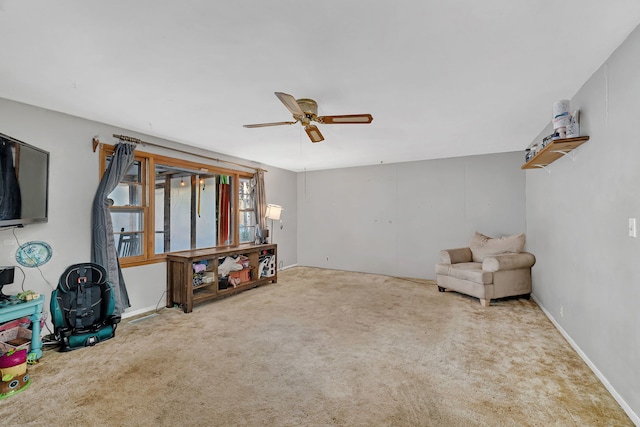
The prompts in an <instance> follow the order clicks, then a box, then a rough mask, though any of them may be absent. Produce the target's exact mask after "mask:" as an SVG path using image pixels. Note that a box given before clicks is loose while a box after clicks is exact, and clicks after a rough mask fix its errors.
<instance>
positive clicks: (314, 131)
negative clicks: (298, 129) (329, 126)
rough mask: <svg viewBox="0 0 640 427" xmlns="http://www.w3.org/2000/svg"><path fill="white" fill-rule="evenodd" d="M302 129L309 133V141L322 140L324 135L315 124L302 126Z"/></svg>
mask: <svg viewBox="0 0 640 427" xmlns="http://www.w3.org/2000/svg"><path fill="white" fill-rule="evenodd" d="M304 130H305V131H306V132H307V135H309V138H310V139H311V142H320V141H324V136H322V134H321V133H320V130H319V129H318V127H317V126H315V125H307V126H305V127H304Z"/></svg>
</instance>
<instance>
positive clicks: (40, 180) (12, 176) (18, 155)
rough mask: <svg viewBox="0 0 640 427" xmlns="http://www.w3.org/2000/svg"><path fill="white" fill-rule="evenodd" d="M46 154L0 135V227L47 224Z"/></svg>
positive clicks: (47, 179) (47, 180)
mask: <svg viewBox="0 0 640 427" xmlns="http://www.w3.org/2000/svg"><path fill="white" fill-rule="evenodd" d="M48 210H49V153H48V152H47V151H44V150H41V149H39V148H36V147H34V146H32V145H29V144H27V143H25V142H22V141H18V140H17V139H15V138H12V137H10V136H7V135H4V134H2V133H0V227H10V226H24V225H27V224H34V223H41V222H47V221H48Z"/></svg>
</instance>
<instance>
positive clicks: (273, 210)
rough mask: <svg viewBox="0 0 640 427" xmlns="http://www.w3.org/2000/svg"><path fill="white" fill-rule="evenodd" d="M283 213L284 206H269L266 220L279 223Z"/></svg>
mask: <svg viewBox="0 0 640 427" xmlns="http://www.w3.org/2000/svg"><path fill="white" fill-rule="evenodd" d="M282 211H283V209H282V206H278V205H267V214H266V215H265V218H267V219H273V220H276V221H277V220H279V219H280V214H281V213H282Z"/></svg>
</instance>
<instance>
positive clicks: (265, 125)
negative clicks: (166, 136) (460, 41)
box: [242, 122, 298, 128]
mask: <svg viewBox="0 0 640 427" xmlns="http://www.w3.org/2000/svg"><path fill="white" fill-rule="evenodd" d="M296 123H298V122H273V123H257V124H254V125H242V127H245V128H264V127H267V126H280V125H294V124H296Z"/></svg>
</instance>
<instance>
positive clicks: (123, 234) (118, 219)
mask: <svg viewBox="0 0 640 427" xmlns="http://www.w3.org/2000/svg"><path fill="white" fill-rule="evenodd" d="M143 219H144V214H143V212H142V211H138V210H125V209H122V210H118V209H117V208H112V209H111V220H112V222H113V234H114V239H115V243H116V249H117V252H118V256H119V257H128V256H139V255H142V254H143V244H142V242H143V241H144V232H143V231H142V230H143V223H144V221H143Z"/></svg>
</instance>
